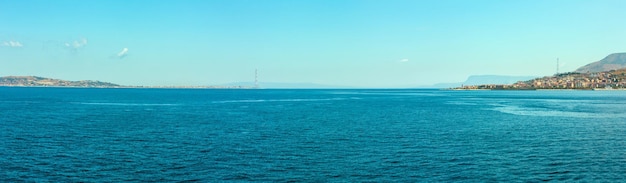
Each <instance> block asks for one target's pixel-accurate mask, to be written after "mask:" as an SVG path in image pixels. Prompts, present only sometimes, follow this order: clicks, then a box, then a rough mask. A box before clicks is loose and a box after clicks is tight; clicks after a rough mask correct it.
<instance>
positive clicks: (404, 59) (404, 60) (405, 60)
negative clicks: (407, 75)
mask: <svg viewBox="0 0 626 183" xmlns="http://www.w3.org/2000/svg"><path fill="white" fill-rule="evenodd" d="M408 61H409V59H408V58H403V59H400V60H399V62H408Z"/></svg>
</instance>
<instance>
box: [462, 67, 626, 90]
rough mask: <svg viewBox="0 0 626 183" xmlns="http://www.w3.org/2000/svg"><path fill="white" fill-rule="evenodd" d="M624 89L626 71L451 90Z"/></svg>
mask: <svg viewBox="0 0 626 183" xmlns="http://www.w3.org/2000/svg"><path fill="white" fill-rule="evenodd" d="M625 88H626V69H618V70H611V71H605V72H593V73H592V72H587V73H577V72H568V73H559V74H555V75H553V76H545V77H541V78H535V79H532V80H528V81H518V82H516V83H514V84H508V85H504V84H484V85H471V86H461V87H457V88H452V89H454V90H537V89H576V90H611V89H625Z"/></svg>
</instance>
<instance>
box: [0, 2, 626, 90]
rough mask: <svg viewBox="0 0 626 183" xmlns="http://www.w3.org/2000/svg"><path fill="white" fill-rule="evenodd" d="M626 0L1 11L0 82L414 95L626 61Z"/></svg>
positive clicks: (95, 5)
mask: <svg viewBox="0 0 626 183" xmlns="http://www.w3.org/2000/svg"><path fill="white" fill-rule="evenodd" d="M623 7H626V1H623V0H613V1H611V0H584V1H581V0H519V1H515V0H509V1H501V0H406V1H403V0H384V1H383V0H195V1H194V0H177V1H174V0H163V1H152V0H106V1H105V0H93V1H77V0H55V1H49V0H41V1H35V0H2V1H0V76H7V75H35V76H43V77H50V78H58V79H65V80H100V81H107V82H113V83H117V84H123V85H144V86H150V85H220V84H225V83H231V82H251V81H254V77H255V69H258V79H259V81H261V82H282V83H318V84H326V85H334V86H352V87H374V88H377V87H382V88H385V87H415V86H424V85H431V84H435V83H451V82H462V81H464V80H465V79H466V78H467V77H468V76H470V75H513V76H545V75H553V74H554V73H555V72H556V65H557V61H556V60H557V58H558V59H559V64H560V70H561V71H562V72H565V71H573V70H575V69H577V68H578V67H580V66H583V65H585V64H588V63H591V62H594V61H598V60H600V59H602V58H604V57H605V56H607V55H608V54H611V53H616V52H626V44H624V43H626V23H624V20H626V11H623Z"/></svg>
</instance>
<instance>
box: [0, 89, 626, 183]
mask: <svg viewBox="0 0 626 183" xmlns="http://www.w3.org/2000/svg"><path fill="white" fill-rule="evenodd" d="M542 181H565V182H626V91H564V90H559V91H553V90H548V91H450V90H422V89H418V90H413V89H401V90H400V89H398V90H396V89H323V90H313V89H310V90H309V89H298V90H290V89H280V90H274V89H239V90H234V89H233V90H231V89H94V88H45V87H41V88H28V87H0V182H542Z"/></svg>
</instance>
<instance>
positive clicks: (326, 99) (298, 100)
mask: <svg viewBox="0 0 626 183" xmlns="http://www.w3.org/2000/svg"><path fill="white" fill-rule="evenodd" d="M358 99H361V98H358V97H350V98H322V99H250V100H223V101H213V103H215V104H224V103H258V102H316V101H335V100H358Z"/></svg>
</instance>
